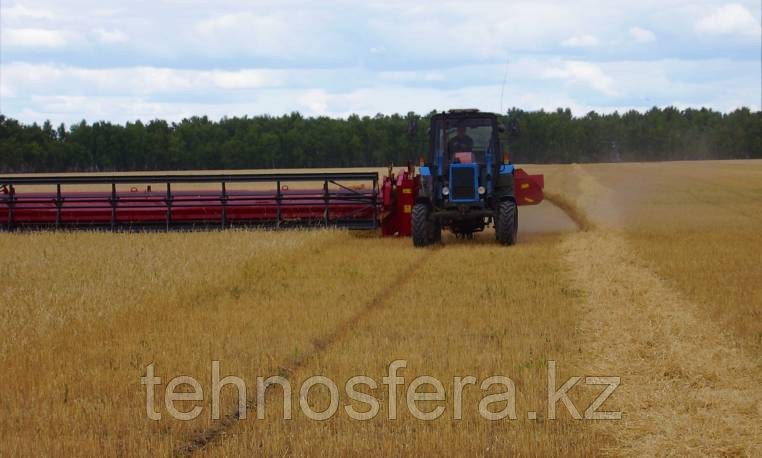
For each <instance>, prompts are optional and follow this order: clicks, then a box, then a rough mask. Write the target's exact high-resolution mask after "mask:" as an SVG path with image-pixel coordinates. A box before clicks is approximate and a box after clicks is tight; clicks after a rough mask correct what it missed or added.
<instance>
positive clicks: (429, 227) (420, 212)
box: [412, 204, 441, 247]
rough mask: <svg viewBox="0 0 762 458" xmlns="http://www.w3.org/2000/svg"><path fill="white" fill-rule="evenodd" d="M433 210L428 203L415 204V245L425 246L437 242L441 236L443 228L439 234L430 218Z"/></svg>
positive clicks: (413, 221)
mask: <svg viewBox="0 0 762 458" xmlns="http://www.w3.org/2000/svg"><path fill="white" fill-rule="evenodd" d="M430 214H431V210H430V209H429V206H428V205H426V204H415V205H414V206H413V217H412V226H413V227H412V230H413V231H412V232H413V246H416V247H424V246H427V245H430V244H431V243H434V242H437V241H438V239H439V236H441V229H439V234H437V233H436V232H437V231H436V229H437V227H435V226H436V225H435V224H434V222H432V221H431V220H430V219H429V216H430Z"/></svg>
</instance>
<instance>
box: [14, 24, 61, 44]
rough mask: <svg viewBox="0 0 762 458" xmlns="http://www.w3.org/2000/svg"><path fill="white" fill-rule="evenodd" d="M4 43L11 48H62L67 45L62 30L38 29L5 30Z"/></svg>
mask: <svg viewBox="0 0 762 458" xmlns="http://www.w3.org/2000/svg"><path fill="white" fill-rule="evenodd" d="M3 29H4V30H3V32H2V43H3V45H4V46H10V47H24V48H26V47H36V48H60V47H63V46H65V45H66V44H67V38H66V34H65V33H64V32H62V31H60V30H48V29H36V28H19V29H16V28H11V29H7V30H6V29H5V28H3Z"/></svg>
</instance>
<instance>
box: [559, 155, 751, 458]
mask: <svg viewBox="0 0 762 458" xmlns="http://www.w3.org/2000/svg"><path fill="white" fill-rule="evenodd" d="M578 169H579V170H578V171H577V172H576V173H578V174H579V176H580V180H581V181H580V184H581V191H582V192H581V195H580V199H585V198H586V197H587V196H588V195H589V196H601V195H609V194H610V193H609V192H608V190H606V189H605V188H603V186H601V185H600V184H599V183H598V182H597V181H596V180H595V178H593V177H592V176H591V175H589V174H587V173H586V172H585V171H584V170H583V169H582V168H578ZM564 201H565V202H566V204H569V203H568V201H566V200H565V199H563V200H562V202H564ZM569 205H571V204H569ZM571 210H572V211H571V212H570V213H571V214H570V216H571V217H573V218H575V217H576V216H574V215H578V214H579V215H584V212H582V211H581V210H579V208H578V207H576V206H574V205H571ZM585 220H588V221H589V219H588V218H587V217H585V218H584V219H581V221H583V222H584V221H585ZM581 227H584V226H582V225H581ZM561 250H562V252H561V259H562V261H563V262H564V263H565V264H566V266H567V272H568V276H569V278H570V281H571V282H572V283H573V284H574V285H575V287H576V288H578V289H580V290H581V291H584V293H585V299H584V300H583V303H582V304H581V308H582V310H581V313H580V315H581V319H580V323H581V325H580V326H581V332H582V333H583V335H584V337H585V338H584V340H585V341H586V342H587V343H586V345H585V346H584V347H583V348H584V349H585V359H586V361H582V364H580V367H583V368H585V370H587V371H588V372H589V373H593V374H596V375H613V376H619V377H621V380H622V385H621V386H620V388H619V392H618V393H615V395H614V396H613V397H612V400H611V401H610V402H612V405H615V406H616V407H617V409H616V410H621V411H622V412H623V417H622V420H621V421H608V422H599V423H596V424H594V425H593V427H595V428H600V430H601V432H602V433H603V434H604V435H606V436H609V437H610V438H611V440H612V443H613V444H615V446H614V448H613V449H611V450H608V452H609V453H611V454H615V455H631V456H643V455H647V456H657V455H665V454H669V455H672V454H674V455H696V454H698V455H707V454H708V455H738V456H755V455H757V456H758V455H759V454H762V439H760V438H761V437H762V421H760V420H761V417H762V391H760V390H759V377H760V374H761V373H762V367H760V365H759V363H758V362H757V361H754V359H753V358H751V357H750V356H749V355H746V354H744V353H743V352H742V351H741V350H739V349H738V348H736V347H735V346H734V345H733V338H732V336H729V335H727V334H726V332H724V330H723V329H721V328H720V327H719V326H718V325H717V324H716V323H713V322H710V321H707V320H706V319H702V317H701V316H702V314H701V311H700V309H699V307H698V306H697V305H696V304H694V303H692V302H691V301H689V300H688V299H686V298H684V297H682V296H681V294H680V293H678V292H677V291H674V290H673V289H671V288H670V287H669V285H667V284H666V283H665V282H664V280H663V279H661V278H659V276H658V275H657V274H655V273H654V272H653V271H652V270H651V269H649V267H648V266H647V264H645V263H644V262H643V261H642V260H641V259H639V258H638V256H637V255H636V254H635V253H634V252H633V251H632V249H631V247H630V245H629V242H628V241H627V239H626V237H625V236H624V234H623V233H622V232H621V231H619V230H614V229H602V228H599V227H596V226H595V225H592V226H589V228H588V230H587V231H580V232H575V233H572V234H569V235H568V236H567V237H566V238H565V240H564V241H563V242H562V245H561Z"/></svg>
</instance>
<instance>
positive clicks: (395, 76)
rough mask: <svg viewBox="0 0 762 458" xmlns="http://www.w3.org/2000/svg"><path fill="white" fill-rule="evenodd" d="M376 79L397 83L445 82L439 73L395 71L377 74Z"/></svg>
mask: <svg viewBox="0 0 762 458" xmlns="http://www.w3.org/2000/svg"><path fill="white" fill-rule="evenodd" d="M378 77H379V78H380V79H382V80H387V81H397V82H411V83H422V82H435V81H445V79H446V78H445V76H444V74H442V73H440V72H420V71H396V72H379V74H378Z"/></svg>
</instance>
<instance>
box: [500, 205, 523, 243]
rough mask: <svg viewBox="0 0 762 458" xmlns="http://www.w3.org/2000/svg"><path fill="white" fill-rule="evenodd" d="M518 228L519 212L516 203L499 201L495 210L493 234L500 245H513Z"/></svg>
mask: <svg viewBox="0 0 762 458" xmlns="http://www.w3.org/2000/svg"><path fill="white" fill-rule="evenodd" d="M518 228H519V214H518V210H517V209H516V204H515V203H513V202H511V201H506V202H500V204H499V205H498V207H497V211H496V212H495V236H496V237H497V241H498V242H499V243H500V244H501V245H515V244H516V233H517V232H518Z"/></svg>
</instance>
